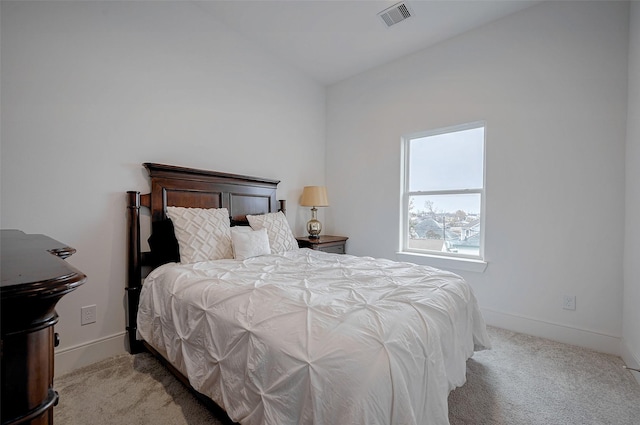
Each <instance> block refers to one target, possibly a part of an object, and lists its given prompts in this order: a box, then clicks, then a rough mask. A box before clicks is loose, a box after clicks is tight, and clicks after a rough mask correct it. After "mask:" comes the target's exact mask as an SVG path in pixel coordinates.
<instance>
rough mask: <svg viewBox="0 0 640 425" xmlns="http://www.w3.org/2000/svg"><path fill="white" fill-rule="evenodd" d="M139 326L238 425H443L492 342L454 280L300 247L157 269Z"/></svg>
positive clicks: (464, 288)
mask: <svg viewBox="0 0 640 425" xmlns="http://www.w3.org/2000/svg"><path fill="white" fill-rule="evenodd" d="M138 332H139V337H142V338H144V339H145V340H146V341H147V342H148V343H150V344H151V345H152V346H154V347H155V348H156V349H158V351H160V352H161V353H162V354H163V355H164V356H165V357H166V358H167V359H168V360H169V361H170V362H172V363H173V365H174V366H176V367H177V368H178V369H179V370H180V371H182V373H183V374H185V375H186V376H188V378H189V380H190V382H191V385H192V386H193V387H194V388H196V389H197V390H198V391H200V392H202V393H204V394H206V395H207V396H209V397H211V398H212V399H213V400H214V401H216V402H217V403H218V404H219V405H220V406H221V407H223V408H224V409H225V410H226V411H227V413H228V415H229V417H230V418H231V419H233V420H234V421H237V422H240V423H241V424H269V425H288V424H291V425H298V424H325V425H349V424H362V425H375V424H397V425H400V424H420V425H426V424H430V425H438V424H448V423H449V420H448V408H447V396H448V394H449V392H450V391H451V390H452V389H454V388H455V387H457V386H461V385H463V384H464V382H465V372H466V360H467V359H468V358H469V357H470V356H471V355H472V354H473V350H474V348H475V349H476V350H479V349H483V348H488V347H489V339H488V336H487V333H486V328H485V324H484V321H483V319H482V317H481V315H480V313H479V311H478V306H477V302H476V299H475V297H474V295H473V293H472V291H471V288H470V287H469V286H468V285H467V284H466V283H465V282H464V280H463V279H462V278H461V277H459V276H457V275H455V274H453V273H450V272H444V271H441V270H437V269H433V268H430V267H424V266H417V265H413V264H409V263H398V262H393V261H389V260H380V259H373V258H368V257H355V256H350V255H337V254H327V253H323V252H318V251H312V250H310V249H300V250H296V251H290V252H288V253H286V254H283V255H267V256H262V257H256V258H251V259H248V260H245V261H236V260H218V261H210V262H203V263H196V264H188V265H179V264H167V265H164V266H161V267H159V268H157V269H156V270H154V271H153V272H152V273H151V274H150V275H149V276H148V277H147V279H146V280H145V283H144V286H143V289H142V294H141V299H140V307H139V311H138Z"/></svg>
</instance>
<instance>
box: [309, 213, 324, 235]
mask: <svg viewBox="0 0 640 425" xmlns="http://www.w3.org/2000/svg"><path fill="white" fill-rule="evenodd" d="M314 216H315V214H314ZM321 231H322V223H320V222H319V221H318V219H316V218H315V217H312V218H311V220H309V221H308V222H307V233H309V238H311V239H318V238H319V237H320V232H321Z"/></svg>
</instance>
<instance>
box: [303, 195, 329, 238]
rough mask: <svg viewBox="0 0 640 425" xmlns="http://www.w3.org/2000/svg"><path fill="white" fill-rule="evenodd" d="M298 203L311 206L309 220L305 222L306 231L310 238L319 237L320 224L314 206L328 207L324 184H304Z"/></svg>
mask: <svg viewBox="0 0 640 425" xmlns="http://www.w3.org/2000/svg"><path fill="white" fill-rule="evenodd" d="M300 205H302V206H303V207H312V208H311V220H309V221H308V222H307V232H308V233H309V237H310V238H314V239H317V238H319V237H320V231H321V230H322V224H321V223H320V222H319V221H318V217H317V216H316V214H317V212H318V209H317V208H316V207H328V206H329V201H328V199H327V188H326V187H324V186H305V187H304V189H303V190H302V199H300Z"/></svg>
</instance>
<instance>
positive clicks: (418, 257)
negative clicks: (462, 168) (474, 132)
mask: <svg viewBox="0 0 640 425" xmlns="http://www.w3.org/2000/svg"><path fill="white" fill-rule="evenodd" d="M481 127H482V128H484V140H483V145H484V146H483V157H482V187H481V188H460V189H455V190H450V189H447V190H429V191H410V190H409V176H410V170H409V167H410V158H411V152H410V144H411V140H413V139H419V138H424V137H429V136H436V135H439V134H446V133H454V132H458V131H463V130H471V129H474V128H481ZM486 141H487V124H486V122H485V121H475V122H470V123H466V124H461V125H454V126H449V127H443V128H438V129H435V130H427V131H422V132H419V133H413V134H408V135H405V136H403V137H402V167H401V168H402V183H401V184H402V187H401V191H402V192H401V193H402V196H401V208H400V217H401V219H400V238H399V239H400V241H399V242H400V251H399V252H398V253H397V254H398V258H399V259H401V260H408V261H413V262H418V263H422V264H428V265H434V266H436V267H447V268H455V269H461V270H468V271H479V272H482V271H484V269H485V268H486V266H487V263H486V261H485V255H484V241H485V233H486V231H485V230H486V227H485V216H486V214H485V210H486V208H485V205H486V196H485V192H486V175H487V172H486V146H487V143H486ZM454 194H479V195H480V226H481V229H482V230H481V232H480V249H479V254H478V255H469V254H461V253H453V252H439V251H431V250H421V249H415V248H409V247H408V240H409V238H408V236H409V199H410V197H411V196H420V195H454Z"/></svg>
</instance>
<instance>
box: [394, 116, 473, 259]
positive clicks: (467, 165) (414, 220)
mask: <svg viewBox="0 0 640 425" xmlns="http://www.w3.org/2000/svg"><path fill="white" fill-rule="evenodd" d="M402 143H403V149H404V177H403V196H402V215H401V217H402V226H401V228H402V230H401V250H402V251H403V252H408V253H418V254H431V255H442V256H447V257H462V258H471V259H480V260H482V259H483V245H484V244H483V241H484V233H483V227H484V226H483V224H484V216H483V211H484V145H485V125H484V123H482V122H480V123H477V122H476V123H471V124H465V125H460V126H455V127H449V128H443V129H438V130H433V131H427V132H423V133H418V134H413V135H409V136H405V137H403V142H402Z"/></svg>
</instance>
